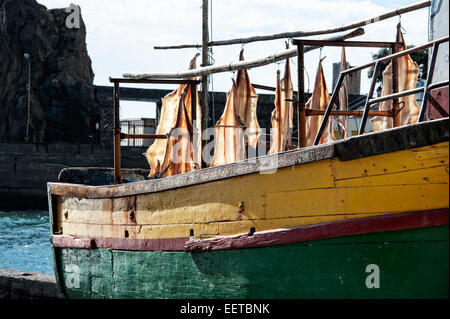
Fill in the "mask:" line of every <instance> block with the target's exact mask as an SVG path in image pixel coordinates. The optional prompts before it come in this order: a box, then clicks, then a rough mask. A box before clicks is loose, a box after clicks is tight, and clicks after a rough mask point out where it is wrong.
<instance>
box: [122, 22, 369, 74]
mask: <svg viewBox="0 0 450 319" xmlns="http://www.w3.org/2000/svg"><path fill="white" fill-rule="evenodd" d="M363 34H364V29H362V28H359V29H356V30H354V31H351V32H348V33H344V34H342V35H339V36H334V37H331V38H329V39H328V40H345V39H349V38H353V37H356V36H360V35H363ZM317 48H318V47H311V46H307V47H305V50H304V52H309V51H311V50H315V49H317ZM297 55H298V52H297V47H296V46H295V47H293V48H291V49H288V50H285V51H281V52H278V53H275V54H273V55H270V56H266V57H264V58H260V59H255V60H247V61H245V60H244V61H239V62H231V63H230V64H225V65H217V66H216V65H213V66H207V67H202V68H198V69H194V70H188V71H183V72H176V73H124V74H123V77H124V78H129V79H161V78H162V79H164V78H165V79H169V78H170V79H172V78H175V79H183V78H190V77H194V76H206V75H209V74H213V73H221V72H229V71H236V70H240V69H251V68H254V67H259V66H263V65H268V64H272V63H275V62H278V61H282V60H285V59H287V58H292V57H295V56H297Z"/></svg>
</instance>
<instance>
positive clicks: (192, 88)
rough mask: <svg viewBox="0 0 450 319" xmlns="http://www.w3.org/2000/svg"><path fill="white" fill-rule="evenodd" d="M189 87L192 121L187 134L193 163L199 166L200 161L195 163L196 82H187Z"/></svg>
mask: <svg viewBox="0 0 450 319" xmlns="http://www.w3.org/2000/svg"><path fill="white" fill-rule="evenodd" d="M189 87H190V91H191V123H192V125H191V132H189V136H190V139H191V142H192V147H193V157H194V158H193V160H194V164H198V165H200V167H201V165H202V163H201V162H200V163H197V154H198V153H197V152H198V149H197V143H196V141H195V137H196V135H195V132H196V124H197V123H196V122H197V95H196V94H195V93H196V88H197V84H195V83H191V84H189ZM197 133H199V134H201V132H197Z"/></svg>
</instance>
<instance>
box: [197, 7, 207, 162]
mask: <svg viewBox="0 0 450 319" xmlns="http://www.w3.org/2000/svg"><path fill="white" fill-rule="evenodd" d="M208 1H209V0H203V6H202V17H203V18H202V67H206V66H208V65H209V59H208V54H209V52H208V49H209V47H208V42H209V31H208V25H209V23H208V20H209V19H208ZM201 106H202V125H201V132H200V133H199V134H201V135H200V136H202V135H203V131H204V130H205V129H206V128H207V127H208V115H209V108H208V76H207V75H205V76H203V77H202V101H201ZM205 143H206V141H204V140H203V138H202V150H203V147H204V145H205ZM202 167H206V163H203V159H202Z"/></svg>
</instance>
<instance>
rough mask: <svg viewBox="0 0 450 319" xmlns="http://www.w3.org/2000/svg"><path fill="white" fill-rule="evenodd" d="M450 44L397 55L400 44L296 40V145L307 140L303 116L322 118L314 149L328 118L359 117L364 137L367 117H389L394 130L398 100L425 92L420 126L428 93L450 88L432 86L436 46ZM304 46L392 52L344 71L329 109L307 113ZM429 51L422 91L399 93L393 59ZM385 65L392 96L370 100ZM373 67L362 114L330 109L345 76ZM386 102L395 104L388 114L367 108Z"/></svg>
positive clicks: (432, 43) (433, 43) (433, 44)
mask: <svg viewBox="0 0 450 319" xmlns="http://www.w3.org/2000/svg"><path fill="white" fill-rule="evenodd" d="M448 41H449V37H448V36H446V37H443V38H440V39H437V40H434V41H430V42H428V43H426V44H423V45H420V46H417V47H414V48H410V49H407V50H403V51H399V48H400V45H402V43H400V42H363V41H329V40H309V39H295V40H293V43H294V44H295V45H297V48H298V52H299V54H298V78H299V81H298V82H299V83H298V85H299V88H298V92H299V95H298V98H297V103H298V106H297V107H298V109H297V110H298V114H299V115H298V119H299V124H298V127H299V133H298V134H299V136H298V140H299V144H300V147H303V146H306V145H305V137H306V120H305V117H306V116H318V115H322V116H323V120H322V122H321V124H320V127H319V130H318V132H317V135H316V137H315V139H314V143H313V145H318V144H319V141H320V139H321V137H322V134H323V131H324V130H325V127H326V125H327V123H328V120H329V117H330V115H343V116H349V115H353V116H362V119H361V124H360V127H359V130H358V135H360V134H364V131H365V127H366V122H367V118H368V116H369V115H372V116H385V117H392V118H393V122H394V127H396V126H400V125H401V123H400V116H399V115H400V111H401V109H402V108H401V107H400V103H399V102H398V100H397V99H398V98H400V97H403V96H407V95H411V94H416V93H419V92H424V96H423V100H422V104H421V107H420V112H419V117H418V122H423V121H424V119H425V112H426V108H427V103H428V98H429V94H430V91H431V90H432V89H436V88H440V87H443V86H448V85H449V81H448V80H446V81H441V82H436V83H432V80H433V73H434V68H435V65H436V58H437V54H438V51H439V45H440V44H442V43H444V42H448ZM305 45H316V46H342V47H346V46H352V47H376V46H378V47H387V46H391V50H392V54H390V55H388V56H386V57H382V58H379V59H376V60H373V61H371V62H369V63H366V64H363V65H360V66H357V67H353V68H350V69H346V70H342V71H341V72H340V74H339V78H338V80H337V84H336V86H335V88H334V90H333V93H332V95H331V99H330V101H329V103H328V106H327V108H326V110H325V111H323V110H307V109H306V108H305V103H304V98H303V96H302V95H303V94H302V92H304V90H303V81H304V79H303V69H304V66H303V54H302V52H303V48H304V46H305ZM430 47H432V56H431V62H430V66H429V69H428V74H427V80H426V82H425V85H424V86H422V87H418V88H415V89H412V90H406V91H402V92H398V74H397V73H398V71H397V69H398V68H397V63H396V59H398V58H400V57H402V56H405V55H408V54H411V53H413V52H416V51H420V50H424V49H427V48H430ZM387 61H392V73H393V74H392V79H393V85H392V91H393V93H392V94H389V95H385V96H381V97H378V98H372V96H373V93H374V89H375V83H376V76H375V75H376V74H377V73H378V71H380V70H379V69H380V66H381V64H382V63H383V62H387ZM371 66H374V73H373V74H374V76H373V78H372V82H371V84H370V89H369V93H368V94H367V99H366V102H365V105H364V110H363V112H361V111H333V110H332V109H333V107H334V105H335V104H336V100H337V98H338V95H339V91H340V89H341V86H342V84H343V82H344V79H345V77H346V76H348V75H349V74H351V73H354V72H357V71H360V70H362V69H365V68H368V67H371ZM388 100H394V102H393V107H392V110H388V111H371V110H370V106H371V105H373V104H375V103H379V102H382V101H388ZM308 111H313V112H308Z"/></svg>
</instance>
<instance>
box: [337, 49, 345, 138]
mask: <svg viewBox="0 0 450 319" xmlns="http://www.w3.org/2000/svg"><path fill="white" fill-rule="evenodd" d="M346 69H347V59H346V56H345V47H342V53H341V72H342V71H344V70H346ZM339 109H340V110H341V111H345V110H348V77H345V78H344V82H343V83H342V86H341V88H340V89H339ZM336 123H337V126H338V137H337V138H338V139H339V140H341V139H343V138H347V137H348V117H347V116H344V115H340V116H338V117H337V119H336Z"/></svg>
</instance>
